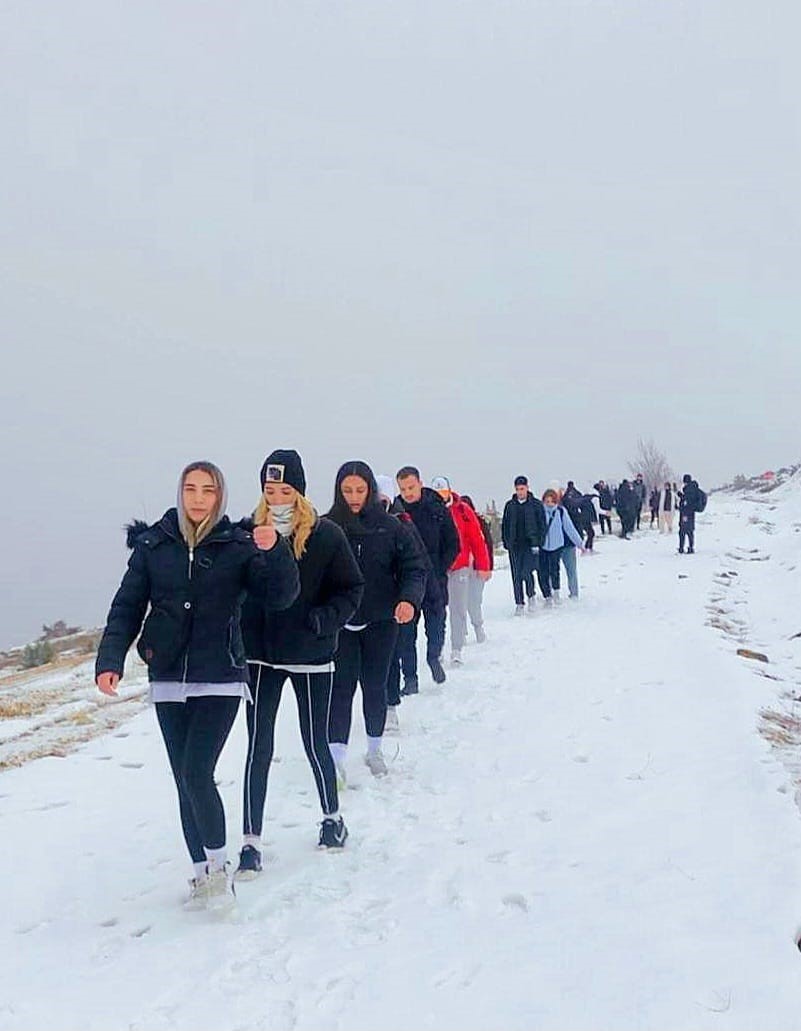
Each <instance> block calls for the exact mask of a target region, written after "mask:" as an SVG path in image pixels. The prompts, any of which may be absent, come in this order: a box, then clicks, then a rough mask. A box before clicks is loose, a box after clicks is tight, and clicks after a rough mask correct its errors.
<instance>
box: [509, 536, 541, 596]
mask: <svg viewBox="0 0 801 1031" xmlns="http://www.w3.org/2000/svg"><path fill="white" fill-rule="evenodd" d="M537 565H538V563H537V560H536V559H535V557H534V556H533V555H532V554H531V548H530V547H529V546H528V545H526V546H525V547H523V548H520V547H517V548H512V550H511V551H510V552H509V569H510V571H511V574H512V590H513V591H514V595H515V605H522V604H523V588H524V587H525V589H526V596H527V597H529V598H533V597H534V570H535V569H536V568H537Z"/></svg>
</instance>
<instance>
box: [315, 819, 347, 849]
mask: <svg viewBox="0 0 801 1031" xmlns="http://www.w3.org/2000/svg"><path fill="white" fill-rule="evenodd" d="M347 837H348V828H347V827H346V826H345V821H344V820H343V819H342V817H341V816H338V817H333V816H326V817H325V819H324V820H323V822H322V823H321V824H320V837H319V839H318V841H317V847H318V848H332V849H333V848H344V847H345V841H346V840H347Z"/></svg>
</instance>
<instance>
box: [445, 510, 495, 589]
mask: <svg viewBox="0 0 801 1031" xmlns="http://www.w3.org/2000/svg"><path fill="white" fill-rule="evenodd" d="M451 497H452V498H453V504H452V505H449V506H448V511H449V512H450V514H451V517H452V519H453V521H454V523H455V524H456V531H457V533H458V534H459V544H460V545H461V549H460V551H459V554H458V555H457V556H456V558H455V559H454V562H453V565H452V566H451V568H450V572H455V571H456V570H457V569H464V568H465V567H466V566H469V565H470V558H471V556H472V558H473V563H472V564H473V568H474V569H477V570H479V571H481V570H486V571H489V570H490V568H491V566H490V556H489V551H488V550H487V542H486V541H485V540H484V534H483V532H482V530H481V524H480V523H479V521H478V516H477V515H476V513H475V512H474V511H473V509H472V508H471V507H470V506H469V505H467V504H465V502H464V501H462V499H461V498H460V497H459V495H458V494H457V493H456V492H455V491H451Z"/></svg>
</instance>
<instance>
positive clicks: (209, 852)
mask: <svg viewBox="0 0 801 1031" xmlns="http://www.w3.org/2000/svg"><path fill="white" fill-rule="evenodd" d="M203 851H204V852H205V853H206V856H207V857H208V860H209V873H216V871H217V870H224V869H225V860H226V851H225V845H223V847H222V848H204V849H203Z"/></svg>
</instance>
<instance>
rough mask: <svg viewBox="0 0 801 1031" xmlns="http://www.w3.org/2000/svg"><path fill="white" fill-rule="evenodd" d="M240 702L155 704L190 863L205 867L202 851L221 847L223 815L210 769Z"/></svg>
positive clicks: (211, 699)
mask: <svg viewBox="0 0 801 1031" xmlns="http://www.w3.org/2000/svg"><path fill="white" fill-rule="evenodd" d="M239 702H240V699H239V698H224V697H221V696H219V695H206V696H203V697H202V698H187V700H186V701H185V702H156V718H157V719H158V721H159V727H160V729H161V736H162V737H163V738H164V744H165V745H166V748H167V755H168V757H169V760H170V767H171V768H172V775H173V777H175V785H176V787H177V788H178V805H179V808H180V812H181V826H182V828H183V832H184V841H185V842H186V847H187V849H188V850H189V855H190V856H191V857H192V862H193V863H203V862H205V860H206V853H205V851H204V846H205V848H209V849H215V848H223V847H224V845H225V810H224V809H223V804H222V799H221V798H220V794H219V792H218V791H217V787H216V785H215V783H214V769H215V767H216V765H217V760H218V759H219V758H220V752H222V750H223V747H224V745H225V742H226V741H227V740H228V735H229V734H230V733H231V727H233V725H234V720H235V719H236V714H237V710H238V709H239Z"/></svg>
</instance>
